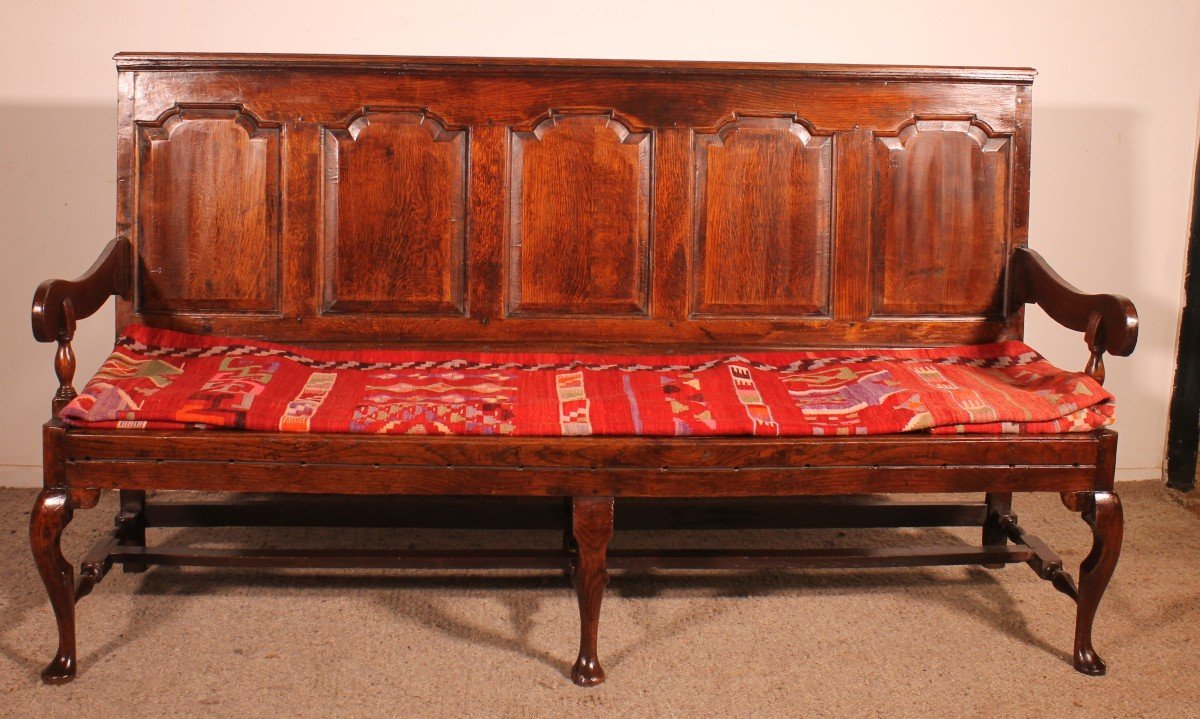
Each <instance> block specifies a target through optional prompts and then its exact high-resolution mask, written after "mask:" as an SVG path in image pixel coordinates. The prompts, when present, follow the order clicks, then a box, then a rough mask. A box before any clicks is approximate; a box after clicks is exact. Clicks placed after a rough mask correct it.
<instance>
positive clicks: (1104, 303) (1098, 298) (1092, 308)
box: [1009, 247, 1138, 357]
mask: <svg viewBox="0 0 1200 719" xmlns="http://www.w3.org/2000/svg"><path fill="white" fill-rule="evenodd" d="M1009 269H1010V274H1009V277H1010V283H1011V284H1010V285H1009V288H1010V291H1009V297H1010V298H1011V299H1010V302H1011V307H1012V308H1013V309H1016V308H1017V307H1019V306H1020V305H1021V304H1026V303H1034V304H1037V305H1038V306H1039V307H1041V308H1042V309H1043V310H1045V311H1046V314H1048V315H1050V317H1051V318H1052V319H1054V321H1056V322H1058V323H1059V324H1060V325H1062V326H1064V327H1068V328H1070V329H1073V330H1075V331H1077V332H1086V333H1088V345H1089V346H1090V347H1092V349H1093V351H1100V352H1108V353H1109V354H1114V355H1120V356H1122V357H1125V356H1128V355H1130V354H1132V353H1133V348H1134V347H1135V346H1136V345H1137V334H1138V315H1137V309H1135V308H1134V306H1133V303H1132V302H1130V301H1129V300H1128V299H1127V298H1125V297H1122V296H1120V295H1089V294H1086V293H1084V292H1081V291H1080V290H1078V289H1077V288H1076V287H1075V286H1074V285H1072V284H1070V283H1069V282H1067V281H1066V280H1064V279H1063V278H1062V277H1061V276H1059V274H1058V273H1057V272H1055V271H1054V270H1053V269H1051V267H1050V265H1049V264H1048V263H1047V262H1046V260H1045V259H1043V258H1042V256H1041V255H1039V254H1038V253H1036V252H1034V251H1033V250H1031V249H1029V248H1028V247H1018V248H1017V249H1016V251H1014V252H1013V256H1012V264H1011V265H1010V267H1009Z"/></svg>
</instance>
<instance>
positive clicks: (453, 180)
mask: <svg viewBox="0 0 1200 719" xmlns="http://www.w3.org/2000/svg"><path fill="white" fill-rule="evenodd" d="M466 138H467V132H466V131H465V130H462V129H449V128H447V127H446V126H445V124H444V123H442V122H441V121H440V120H438V119H437V118H435V117H432V116H431V115H429V114H428V113H426V112H424V111H420V110H396V109H392V110H389V109H381V108H368V109H365V110H363V111H362V112H360V113H358V114H356V116H354V117H352V118H351V119H350V120H349V121H348V122H346V123H344V124H343V125H342V126H340V127H326V128H325V129H324V167H325V174H324V183H325V188H324V198H323V202H324V205H323V214H324V238H323V263H322V267H323V275H324V277H323V288H324V289H323V292H324V300H323V309H324V310H325V311H329V312H350V313H360V312H361V313H375V312H403V313H411V314H417V315H421V314H426V315H442V314H462V313H463V312H464V310H465V302H464V286H465V282H466V262H465V257H466V248H465V238H466V224H467V222H466V214H465V213H466V192H467V155H466V148H467V143H466Z"/></svg>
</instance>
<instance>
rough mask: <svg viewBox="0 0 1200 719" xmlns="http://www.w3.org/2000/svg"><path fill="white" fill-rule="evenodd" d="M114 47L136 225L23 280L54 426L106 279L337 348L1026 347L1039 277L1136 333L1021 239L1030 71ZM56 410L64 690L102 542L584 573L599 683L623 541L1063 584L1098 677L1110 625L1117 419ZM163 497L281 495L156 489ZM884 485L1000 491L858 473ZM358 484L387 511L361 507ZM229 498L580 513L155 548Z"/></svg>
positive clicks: (1106, 343) (170, 313) (292, 561)
mask: <svg viewBox="0 0 1200 719" xmlns="http://www.w3.org/2000/svg"><path fill="white" fill-rule="evenodd" d="M117 65H118V88H119V93H118V137H117V170H118V172H117V180H118V185H117V189H118V191H117V233H118V235H119V237H118V239H116V240H114V241H113V242H112V243H110V244H109V246H108V247H107V248H106V249H105V251H104V253H103V254H102V255H101V257H100V259H99V260H97V262H96V264H95V265H94V266H93V267H92V269H91V270H89V271H88V272H87V273H86V274H85V275H84V276H82V277H80V278H79V279H77V280H75V281H72V282H66V281H61V280H57V281H51V282H47V283H44V284H43V285H42V286H41V287H39V288H38V292H37V295H36V296H35V300H34V308H33V329H34V336H35V338H36V339H38V340H39V341H42V342H56V343H57V344H58V351H57V354H56V359H55V371H56V373H57V376H58V380H59V387H58V391H57V393H56V394H55V397H54V400H53V412H54V415H55V417H57V415H58V412H59V411H60V410H61V409H62V407H63V406H65V404H66V403H67V402H69V401H70V399H71V398H72V397H74V393H75V390H74V388H73V387H72V382H73V377H74V373H75V359H74V355H73V352H72V349H71V340H72V338H73V336H74V332H75V322H76V320H77V319H82V318H84V317H87V316H89V315H91V314H93V313H94V312H95V311H96V310H97V309H98V308H99V307H100V306H101V305H103V303H104V302H105V301H107V299H108V297H110V296H114V295H115V296H117V297H118V301H117V312H116V315H117V327H118V328H119V327H122V326H124V325H125V324H127V323H130V322H143V323H147V324H151V325H154V326H159V327H166V328H172V329H177V330H183V331H192V332H200V333H220V334H225V335H232V336H245V337H253V338H262V339H267V340H272V341H277V342H295V343H300V344H311V345H320V346H337V347H348V348H357V347H376V346H406V347H421V346H425V347H428V346H435V347H440V348H466V349H471V350H480V349H485V350H489V349H490V350H504V349H515V348H520V349H554V350H559V351H572V350H584V349H596V350H603V351H608V352H626V353H628V352H638V351H653V352H659V353H664V354H670V353H680V352H685V351H689V350H696V351H720V352H737V351H742V350H754V349H765V348H805V347H849V346H854V347H860V346H869V347H884V346H905V347H908V346H934V345H944V344H957V343H974V342H991V341H1000V340H1009V339H1020V338H1021V337H1022V333H1023V320H1024V305H1025V304H1029V303H1033V304H1037V305H1039V306H1040V307H1042V308H1043V309H1044V310H1045V311H1046V312H1047V313H1049V314H1050V316H1051V317H1053V318H1054V319H1055V320H1057V321H1058V322H1060V323H1062V324H1064V325H1066V326H1067V327H1069V328H1071V329H1074V330H1076V331H1079V332H1082V333H1084V338H1085V341H1086V344H1087V346H1088V361H1087V371H1088V373H1089V374H1091V375H1092V376H1094V377H1096V378H1097V379H1100V380H1102V379H1103V374H1104V367H1103V356H1104V354H1105V353H1111V354H1118V355H1125V354H1129V352H1131V351H1132V350H1133V346H1134V344H1135V342H1136V337H1137V334H1136V329H1137V316H1136V313H1135V312H1134V310H1133V307H1132V305H1131V304H1130V303H1129V301H1128V300H1125V299H1123V298H1119V297H1116V296H1113V295H1087V294H1084V293H1082V292H1080V291H1079V290H1076V289H1075V288H1074V287H1072V286H1070V285H1068V284H1067V283H1066V282H1064V281H1063V280H1062V279H1061V278H1060V277H1059V276H1058V275H1057V274H1055V273H1054V272H1053V271H1052V270H1051V269H1049V267H1047V266H1046V264H1045V263H1044V261H1042V260H1041V258H1040V257H1038V256H1037V255H1036V254H1035V253H1033V252H1031V251H1029V250H1027V249H1026V248H1025V245H1026V241H1027V236H1028V227H1027V224H1028V215H1029V163H1030V146H1031V118H1032V105H1031V83H1032V80H1033V74H1034V73H1033V72H1032V71H1031V70H1027V69H1020V68H999V69H996V68H926V67H883V66H847V65H785V64H780V65H770V64H757V63H676V62H643V61H562V60H527V59H481V58H403V57H401V58H383V57H362V56H296V55H277V56H264V55H216V54H195V53H193V54H122V55H119V56H118V58H117ZM43 437H44V470H45V486H46V490H45V491H44V492H43V494H42V495H41V496H40V497H39V501H38V505H37V507H35V510H34V513H33V516H32V519H31V534H30V537H31V544H32V546H33V550H34V554H35V558H36V560H37V563H38V567H39V571H40V572H41V575H42V577H43V579H44V581H45V583H46V586H47V590H48V592H49V594H50V596H51V602H52V605H53V607H54V609H55V614H56V617H57V618H58V622H59V637H60V646H59V652H58V654H57V656H56V659H55V661H54V663H52V664H51V666H50V667H49V668H48V669H47V672H46V674H45V678H46V679H47V681H67V680H69V679H70V678H71V676H72V675H73V673H74V670H75V644H74V642H75V638H74V606H75V600H76V599H77V598H80V597H83V596H85V595H86V594H88V593H89V592H90V591H92V588H93V587H94V586H95V584H96V583H97V582H99V581H100V580H101V579H102V578H103V577H104V576H105V574H106V573H107V572H108V571H109V569H110V567H111V566H112V565H113V564H114V563H120V564H122V565H123V566H124V568H125V569H126V570H127V571H128V570H132V571H140V570H143V569H145V568H146V567H147V566H148V565H151V564H199V565H206V566H276V567H279V566H291V567H299V566H321V567H410V568H412V567H424V568H464V567H480V566H484V567H498V566H509V567H531V568H543V569H566V570H567V571H568V574H569V575H570V576H571V577H572V580H573V582H574V584H575V587H576V591H577V594H578V597H579V604H580V618H581V642H580V653H579V660H578V662H577V663H576V665H575V667H574V669H573V671H572V678H573V679H574V680H575V681H576V682H578V683H581V684H587V685H591V684H596V683H599V682H600V681H602V680H603V677H604V673H603V670H602V669H601V667H600V664H599V660H598V658H597V657H598V655H597V633H598V622H599V611H600V603H601V599H602V596H603V591H604V587H605V585H606V584H607V581H608V568H609V567H620V568H636V569H646V568H654V567H692V568H773V567H829V566H838V567H867V566H893V567H895V566H913V565H918V564H982V565H984V566H999V565H1003V564H1007V563H1011V562H1026V563H1028V564H1029V566H1030V567H1032V568H1033V569H1034V571H1035V572H1037V573H1038V575H1039V576H1041V577H1042V578H1043V579H1046V580H1048V581H1050V582H1052V583H1053V585H1054V586H1055V587H1056V588H1058V589H1059V590H1060V591H1063V592H1064V593H1066V594H1068V595H1071V596H1072V597H1075V598H1077V599H1078V603H1079V613H1078V617H1077V626H1076V652H1075V656H1076V659H1075V663H1076V667H1077V668H1078V669H1080V671H1084V672H1089V673H1098V672H1100V671H1103V663H1102V662H1100V660H1099V658H1098V657H1096V655H1095V652H1094V651H1093V650H1092V647H1091V627H1092V622H1093V618H1094V615H1095V611H1096V606H1097V605H1098V603H1099V601H1100V597H1101V595H1102V594H1103V591H1104V588H1105V585H1106V584H1107V582H1108V579H1109V577H1110V575H1111V573H1112V568H1113V565H1114V564H1115V562H1116V557H1117V553H1118V551H1119V545H1120V531H1121V517H1120V505H1119V503H1118V502H1117V500H1116V496H1115V494H1112V486H1113V473H1114V463H1115V455H1116V434H1115V433H1113V432H1111V431H1108V430H1098V431H1096V432H1092V433H1087V434H1081V435H1053V436H933V435H923V434H909V435H897V436H883V437H803V438H758V437H725V438H720V437H680V438H636V437H562V438H539V437H532V438H531V437H513V438H495V437H406V436H351V435H296V434H287V433H267V432H264V433H245V432H232V431H146V430H95V429H68V428H67V427H66V426H65V425H64V424H63V423H62V422H60V421H59V420H58V419H52V420H51V421H50V422H48V423H47V424H46V425H45V427H44V429H43ZM103 489H116V490H119V491H120V492H121V510H120V513H119V515H118V517H117V525H116V527H115V529H114V530H113V532H112V533H111V534H110V535H109V536H107V537H105V538H102V539H101V541H100V542H98V543H97V544H96V545H95V546H94V547H93V548H92V550H91V551H90V552H89V553H88V554H87V555H86V557H85V559H84V562H83V564H82V566H81V568H80V571H79V578H78V581H75V580H74V579H73V573H72V570H71V567H70V565H69V564H66V562H65V559H64V558H63V557H62V554H61V551H60V548H59V536H60V535H61V532H62V528H63V526H65V524H66V522H67V521H69V519H70V516H71V511H72V510H77V509H86V508H89V507H92V506H95V504H96V502H97V501H98V498H99V493H100V491H101V490H103ZM174 489H179V490H212V491H233V492H242V493H264V492H283V493H288V494H289V495H295V496H290V497H288V498H287V499H284V500H279V501H274V500H265V499H264V500H254V501H252V502H250V503H229V502H220V503H198V502H187V503H183V504H177V505H171V504H166V503H162V504H160V503H159V502H157V501H156V500H153V499H151V500H148V499H147V492H151V491H163V490H174ZM1024 491H1053V492H1058V493H1062V494H1063V496H1064V498H1065V501H1066V502H1067V503H1068V505H1069V506H1071V507H1073V508H1075V509H1076V511H1079V512H1081V513H1082V514H1083V516H1084V519H1085V520H1086V521H1087V522H1088V523H1089V524H1090V525H1091V526H1092V528H1093V532H1094V534H1095V544H1094V547H1093V551H1092V554H1091V555H1089V557H1088V559H1087V560H1085V562H1084V564H1083V567H1082V569H1081V575H1080V583H1079V586H1078V588H1076V587H1075V585H1074V582H1073V581H1072V580H1071V578H1070V576H1069V575H1068V574H1067V573H1066V572H1065V571H1064V570H1063V569H1062V563H1061V560H1060V559H1058V557H1057V556H1056V555H1054V553H1053V552H1052V551H1051V550H1050V549H1049V547H1047V546H1046V545H1045V543H1043V542H1041V540H1039V539H1038V538H1037V537H1035V536H1032V535H1029V534H1027V533H1026V532H1025V531H1024V530H1023V529H1022V528H1021V527H1020V526H1019V525H1018V524H1017V523H1016V517H1015V516H1014V515H1013V514H1012V494H1013V493H1014V492H1024ZM885 492H886V493H905V494H912V493H923V492H959V493H986V496H985V497H984V501H983V502H979V501H973V502H941V503H928V502H926V503H904V504H895V503H880V502H878V501H875V500H872V499H869V498H868V499H863V498H857V499H839V498H842V497H844V496H845V495H858V494H863V495H866V494H874V493H885ZM328 495H354V496H339V497H329V496H328ZM363 495H375V498H376V499H379V500H381V501H378V502H377V504H375V505H373V506H372V508H371V509H370V510H369V511H361V510H355V508H354V507H355V502H361V501H363ZM379 495H396V496H392V497H390V498H388V499H387V500H382V498H381V497H379ZM401 495H403V496H401ZM488 495H491V497H492V498H490V499H488V500H486V501H491V502H493V503H495V502H501V503H503V504H502V506H503V507H504V509H501V510H496V509H494V507H495V506H496V505H495V504H492V505H487V504H486V501H484V500H479V499H478V498H479V497H481V496H484V497H486V496H488ZM431 496H432V497H434V499H433V500H431V499H430V497H431ZM472 498H476V499H472ZM430 501H435V502H440V503H441V504H440V505H437V506H438V507H439V508H440V509H442V510H444V512H443V515H442V516H440V517H439V516H435V515H436V513H435V514H429V513H427V510H429V509H430V507H431V505H429V504H428V502H430ZM564 501H565V504H566V506H567V508H568V509H569V512H568V513H567V516H564V512H563V506H564ZM472 502H477V504H472ZM614 506H618V507H620V508H621V512H619V513H617V515H618V516H614V511H615V510H614ZM464 508H467V509H466V510H465V511H462V510H464ZM456 509H457V510H460V511H459V512H458V514H457V515H455V510H456ZM393 510H394V513H393ZM489 513H490V514H489ZM447 514H448V515H450V516H446V515H447ZM229 524H250V525H262V526H284V525H288V526H297V525H299V526H308V525H324V526H405V525H407V526H456V525H463V524H465V525H467V526H478V527H483V526H497V527H544V528H547V529H554V530H559V531H562V533H563V541H562V546H561V547H557V546H554V547H551V548H547V549H530V550H502V551H498V550H484V549H476V550H471V551H465V552H464V551H454V552H449V551H445V550H438V549H425V550H396V551H393V550H386V549H380V548H378V547H374V548H370V549H366V550H361V549H357V550H356V549H345V550H312V549H286V550H261V549H260V550H253V549H236V550H212V549H194V548H187V547H147V546H146V532H145V530H146V527H148V526H218V525H229ZM945 525H953V526H976V527H980V528H981V531H982V534H983V540H982V544H981V546H977V547H969V546H957V545H951V546H947V547H905V548H887V549H877V548H857V549H832V550H831V549H817V548H810V549H788V550H771V551H747V550H740V549H720V550H693V549H686V550H675V551H660V550H654V549H640V550H621V551H613V552H608V551H607V544H608V540H609V538H610V537H611V536H612V533H613V531H614V527H618V528H621V529H638V528H664V527H665V528H707V527H759V528H781V527H835V526H838V527H840V526H846V527H890V526H945ZM555 544H558V542H555Z"/></svg>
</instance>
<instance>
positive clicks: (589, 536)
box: [571, 497, 613, 687]
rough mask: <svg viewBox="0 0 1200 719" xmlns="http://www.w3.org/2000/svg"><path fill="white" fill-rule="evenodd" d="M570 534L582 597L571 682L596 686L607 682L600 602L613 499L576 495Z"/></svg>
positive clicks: (605, 578)
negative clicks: (602, 657)
mask: <svg viewBox="0 0 1200 719" xmlns="http://www.w3.org/2000/svg"><path fill="white" fill-rule="evenodd" d="M571 535H572V537H574V539H575V545H576V547H577V552H578V554H577V557H576V562H575V572H574V578H575V596H576V597H577V598H578V600H579V657H578V658H577V659H576V660H575V665H574V666H573V667H571V681H573V682H575V683H576V684H578V685H579V686H581V687H594V686H596V685H597V684H600V683H602V682H603V681H604V667H602V666H600V657H599V654H598V652H597V648H596V645H597V640H598V638H599V634H600V602H601V601H602V600H603V598H604V588H605V587H607V586H608V562H607V560H608V557H607V556H606V555H607V552H608V541H609V540H610V539H612V536H613V498H612V497H575V498H574V499H573V500H572V502H571Z"/></svg>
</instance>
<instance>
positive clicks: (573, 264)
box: [507, 111, 653, 316]
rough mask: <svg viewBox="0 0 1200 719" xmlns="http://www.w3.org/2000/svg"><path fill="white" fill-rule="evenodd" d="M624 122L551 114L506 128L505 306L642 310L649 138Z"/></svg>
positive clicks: (527, 310) (528, 310) (557, 311)
mask: <svg viewBox="0 0 1200 719" xmlns="http://www.w3.org/2000/svg"><path fill="white" fill-rule="evenodd" d="M626 122H627V121H625V120H622V118H620V117H617V116H616V115H615V113H612V112H606V113H597V112H594V111H583V112H571V113H565V112H552V113H551V114H550V116H549V117H547V118H545V119H540V120H539V121H537V122H536V123H534V124H533V126H532V128H531V129H529V130H528V131H521V130H517V131H514V132H513V133H512V150H511V160H510V162H511V163H512V175H511V176H512V190H511V192H512V196H511V199H510V204H509V207H508V216H509V222H510V223H511V228H510V230H509V237H508V242H509V248H508V253H509V254H508V267H509V281H508V288H507V289H508V311H509V312H511V313H513V314H541V315H553V316H561V315H623V314H633V315H644V314H645V313H646V305H647V300H648V296H647V292H648V289H649V272H650V262H649V249H650V174H651V169H652V161H651V146H652V144H653V141H652V138H651V134H650V133H649V132H647V131H635V130H634V129H633V128H631V127H629V126H628V125H627V124H626Z"/></svg>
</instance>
